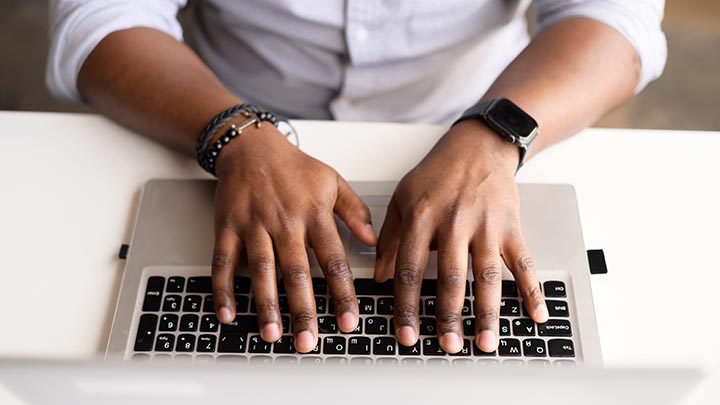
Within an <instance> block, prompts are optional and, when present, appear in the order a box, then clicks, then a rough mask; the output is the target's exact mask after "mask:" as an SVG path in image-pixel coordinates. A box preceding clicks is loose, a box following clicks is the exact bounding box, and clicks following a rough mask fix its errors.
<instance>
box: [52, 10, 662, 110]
mask: <svg viewBox="0 0 720 405" xmlns="http://www.w3.org/2000/svg"><path fill="white" fill-rule="evenodd" d="M50 3H51V16H50V25H51V29H50V35H51V46H50V52H49V58H48V65H47V85H48V88H49V89H50V91H51V92H52V93H53V94H54V95H55V96H57V97H60V98H64V99H69V100H76V101H80V100H81V97H80V95H79V93H78V90H77V75H78V72H79V71H80V68H81V66H82V64H83V62H84V61H85V59H86V58H87V56H88V55H89V54H90V52H91V51H92V50H93V49H94V48H95V46H96V45H97V44H98V43H99V42H100V41H101V40H102V39H103V38H104V37H105V36H106V35H108V34H110V33H111V32H113V31H117V30H122V29H127V28H131V27H139V26H144V27H152V28H156V29H158V30H161V31H164V32H166V33H168V34H169V35H171V36H173V37H174V38H176V39H177V40H183V30H182V28H181V27H180V24H179V23H178V21H177V19H176V14H177V12H178V10H179V8H181V7H184V6H186V0H51V2H50ZM191 4H193V5H194V7H195V8H196V9H195V10H194V13H193V20H192V23H191V24H190V27H189V29H188V32H185V33H184V34H185V40H186V41H187V42H188V43H190V44H191V45H192V46H193V48H194V49H195V51H196V52H197V53H198V54H199V55H200V57H201V58H202V59H203V60H204V61H205V63H207V64H208V66H210V68H211V69H212V70H213V71H214V72H215V74H216V75H217V76H218V77H219V78H220V80H221V81H222V82H223V83H224V84H225V85H226V86H227V87H228V88H229V89H230V90H231V91H233V92H234V93H236V94H237V95H238V96H239V97H240V98H242V99H244V100H246V101H251V102H255V103H258V104H260V105H262V106H264V107H266V108H268V109H271V110H274V111H276V112H279V113H281V114H284V115H286V116H289V117H293V118H312V119H339V120H350V121H353V120H355V121H367V120H372V121H400V122H431V123H449V122H451V121H452V120H453V119H454V118H456V117H457V116H458V115H459V114H460V113H461V112H462V111H463V110H464V109H466V108H468V107H470V106H471V105H473V104H475V103H476V102H477V101H478V100H479V99H480V98H481V97H482V95H483V94H484V93H485V92H486V91H487V89H488V88H489V87H490V85H491V84H492V82H493V81H494V80H495V79H496V78H497V76H498V75H499V74H500V73H501V72H502V70H503V69H504V68H505V67H506V66H507V65H508V64H509V63H510V62H512V60H513V59H514V58H515V57H516V56H517V55H518V54H519V53H520V51H522V49H523V48H524V47H525V46H526V45H527V44H528V42H529V41H530V37H529V35H528V34H527V27H526V23H525V18H524V13H525V11H526V9H527V7H528V6H529V4H530V1H529V0H525V1H523V0H444V1H436V0H414V1H410V0H404V1H403V0H396V1H394V0H313V1H309V0H306V1H300V0H245V1H238V0H206V1H197V2H191ZM534 4H535V7H536V15H537V20H538V21H537V22H538V26H539V28H540V29H542V28H544V27H546V26H548V25H550V24H552V23H554V22H557V21H559V20H562V19H564V18H568V17H575V16H582V17H587V18H591V19H595V20H598V21H600V22H603V23H605V24H607V25H609V26H610V27H613V28H614V29H616V30H617V31H619V32H620V33H622V34H623V35H624V36H625V37H626V38H627V39H628V40H629V42H630V43H631V44H632V45H633V46H634V48H635V50H636V51H637V53H638V55H639V57H640V62H641V77H640V83H639V84H638V86H637V88H636V92H637V91H640V90H641V89H642V88H643V87H645V85H647V83H648V82H650V81H652V80H654V79H655V78H657V77H658V76H660V74H661V73H662V71H663V68H664V66H665V60H666V56H667V49H666V42H665V36H664V35H663V33H662V30H661V28H660V23H661V21H662V17H663V7H664V1H663V0H632V1H630V0H535V1H534ZM567 40H568V41H572V40H573V38H568V39H567Z"/></svg>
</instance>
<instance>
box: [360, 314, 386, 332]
mask: <svg viewBox="0 0 720 405" xmlns="http://www.w3.org/2000/svg"><path fill="white" fill-rule="evenodd" d="M387 333H388V320H387V318H383V317H381V316H369V317H367V318H365V334H366V335H387Z"/></svg>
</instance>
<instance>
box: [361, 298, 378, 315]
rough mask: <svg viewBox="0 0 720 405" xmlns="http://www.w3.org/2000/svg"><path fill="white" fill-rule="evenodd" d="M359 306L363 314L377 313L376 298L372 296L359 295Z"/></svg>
mask: <svg viewBox="0 0 720 405" xmlns="http://www.w3.org/2000/svg"><path fill="white" fill-rule="evenodd" d="M358 307H359V308H360V314H361V315H374V314H375V300H374V299H372V298H370V297H358Z"/></svg>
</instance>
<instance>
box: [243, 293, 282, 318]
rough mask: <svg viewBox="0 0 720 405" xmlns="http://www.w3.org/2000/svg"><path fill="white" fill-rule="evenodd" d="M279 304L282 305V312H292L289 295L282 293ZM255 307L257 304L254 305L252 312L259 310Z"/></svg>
mask: <svg viewBox="0 0 720 405" xmlns="http://www.w3.org/2000/svg"><path fill="white" fill-rule="evenodd" d="M253 301H254V300H253ZM278 306H279V307H280V308H279V309H280V313H281V314H289V313H290V303H289V302H288V298H287V295H281V296H279V297H278ZM254 308H255V306H254V305H253V311H252V312H257V311H256V310H255V309H254Z"/></svg>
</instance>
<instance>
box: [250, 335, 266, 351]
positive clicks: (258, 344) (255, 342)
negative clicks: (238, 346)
mask: <svg viewBox="0 0 720 405" xmlns="http://www.w3.org/2000/svg"><path fill="white" fill-rule="evenodd" d="M271 348H272V343H268V342H266V341H264V340H262V338H261V337H260V335H251V336H249V337H248V353H270V349H271Z"/></svg>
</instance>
